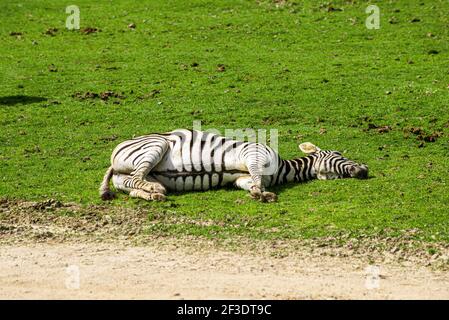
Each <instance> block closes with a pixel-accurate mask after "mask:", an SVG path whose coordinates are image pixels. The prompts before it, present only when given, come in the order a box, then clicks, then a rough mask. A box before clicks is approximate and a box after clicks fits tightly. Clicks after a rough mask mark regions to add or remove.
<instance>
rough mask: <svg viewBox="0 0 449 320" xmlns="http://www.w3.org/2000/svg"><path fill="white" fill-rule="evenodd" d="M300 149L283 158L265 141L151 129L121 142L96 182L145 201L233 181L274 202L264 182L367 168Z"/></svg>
mask: <svg viewBox="0 0 449 320" xmlns="http://www.w3.org/2000/svg"><path fill="white" fill-rule="evenodd" d="M299 149H300V150H301V151H302V152H304V153H306V154H307V156H305V157H302V158H297V159H292V160H282V159H281V158H280V157H279V155H278V154H277V152H276V151H274V150H273V149H272V148H270V147H268V146H265V145H263V144H259V143H255V142H241V141H236V140H232V139H229V138H226V137H222V136H220V135H217V134H214V133H209V132H203V131H196V130H185V129H180V130H175V131H172V132H168V133H155V134H149V135H145V136H141V137H137V138H134V139H131V140H127V141H124V142H122V143H120V144H119V145H118V146H117V147H116V148H115V149H114V151H113V153H112V157H111V163H112V164H111V166H110V167H109V169H108V170H107V172H106V174H105V176H104V178H103V182H102V184H101V187H100V195H101V198H102V199H103V200H110V199H112V198H114V193H113V192H111V190H110V189H109V182H110V180H111V178H112V181H113V184H114V186H115V188H116V189H117V190H120V191H124V192H127V193H129V195H130V196H131V197H135V198H142V199H145V200H159V201H161V200H165V194H166V189H168V190H172V191H192V190H209V189H212V188H218V187H221V186H224V185H226V184H230V183H233V184H234V185H235V186H236V187H238V188H241V189H244V190H247V191H249V192H250V195H251V197H252V198H254V199H258V200H260V201H262V202H272V201H276V199H277V196H276V194H274V193H272V192H268V191H265V188H266V187H269V186H273V185H277V184H282V183H286V182H291V181H297V182H301V181H307V180H311V179H316V178H318V179H320V180H327V179H338V178H359V179H364V178H367V177H368V167H367V166H366V165H363V164H357V163H356V162H354V161H351V160H348V159H346V158H345V157H343V156H342V155H341V153H339V152H337V151H329V150H321V149H320V148H318V147H316V146H315V145H313V144H311V143H310V142H306V143H302V144H300V145H299Z"/></svg>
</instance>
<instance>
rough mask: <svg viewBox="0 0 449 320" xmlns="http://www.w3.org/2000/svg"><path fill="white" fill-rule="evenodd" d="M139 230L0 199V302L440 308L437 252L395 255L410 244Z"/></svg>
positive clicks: (128, 212)
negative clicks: (398, 302)
mask: <svg viewBox="0 0 449 320" xmlns="http://www.w3.org/2000/svg"><path fill="white" fill-rule="evenodd" d="M146 223H148V218H147V213H146V212H145V210H139V209H126V208H118V207H117V208H111V207H101V206H89V207H81V206H79V205H77V204H64V203H60V202H58V201H55V200H48V201H43V202H23V201H12V200H2V201H1V202H0V268H1V270H2V273H1V275H0V288H1V290H0V298H2V299H19V298H25V299H28V298H43V299H81V298H91V299H122V298H124V299H137V298H144V299H206V298H210V299H449V273H448V272H446V271H445V265H447V260H446V258H445V257H446V254H447V251H445V250H447V247H445V246H444V245H443V244H441V245H440V247H439V248H438V252H439V254H438V256H435V254H433V255H430V254H429V253H428V252H427V250H426V248H425V246H424V247H423V246H415V245H412V246H409V250H408V251H407V249H403V248H406V247H407V246H405V247H404V243H405V244H407V243H408V244H410V243H413V242H410V241H411V240H410V239H402V240H394V239H390V240H388V239H387V240H385V239H384V240H382V239H372V242H369V241H368V242H367V244H366V245H364V246H362V245H360V244H356V245H354V246H352V247H347V246H342V245H341V241H340V245H338V244H337V242H335V241H330V240H326V239H321V240H320V241H318V240H315V241H312V240H311V241H308V242H306V241H249V240H245V239H237V240H236V239H234V241H231V242H229V243H223V242H217V241H214V240H207V239H199V238H194V237H182V238H179V239H174V238H167V237H160V236H159V237H157V236H154V235H148V234H146V233H145V230H144V227H145V224H146ZM173 223H176V221H173ZM237 242H238V243H237ZM389 242H392V244H391V245H386V244H385V243H389ZM432 246H433V247H435V244H432ZM395 248H396V249H395ZM398 248H399V249H398ZM413 253H414V254H413ZM74 270H75V271H76V272H78V273H79V277H77V279H79V286H76V285H75V286H73V279H74V278H73V277H74V276H76V274H75V275H74V274H73V272H74ZM76 272H75V273H76Z"/></svg>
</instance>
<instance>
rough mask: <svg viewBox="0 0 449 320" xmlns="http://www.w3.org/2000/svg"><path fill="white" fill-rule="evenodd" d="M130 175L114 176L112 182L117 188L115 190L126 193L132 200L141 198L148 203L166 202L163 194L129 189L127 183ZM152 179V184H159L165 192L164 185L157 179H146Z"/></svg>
mask: <svg viewBox="0 0 449 320" xmlns="http://www.w3.org/2000/svg"><path fill="white" fill-rule="evenodd" d="M129 178H130V177H129V175H127V174H114V176H113V177H112V182H113V184H114V186H115V188H116V189H117V190H120V191H123V192H126V193H128V194H129V196H130V197H132V198H141V199H145V200H147V201H153V200H154V201H164V200H165V195H164V194H163V193H162V192H147V191H145V190H141V189H133V188H129V187H127V186H126V185H125V181H127V180H128V179H129ZM146 179H147V180H148V179H151V181H154V182H151V183H155V184H159V185H160V188H163V189H164V192H165V188H164V186H163V185H162V184H160V183H159V182H158V181H157V180H156V179H154V178H151V177H147V178H146Z"/></svg>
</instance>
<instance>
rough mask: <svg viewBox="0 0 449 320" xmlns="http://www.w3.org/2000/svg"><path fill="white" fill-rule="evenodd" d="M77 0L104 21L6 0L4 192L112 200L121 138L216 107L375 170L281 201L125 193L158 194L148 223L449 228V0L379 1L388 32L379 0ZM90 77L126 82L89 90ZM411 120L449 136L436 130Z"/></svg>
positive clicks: (293, 147) (427, 232) (211, 123)
mask: <svg viewBox="0 0 449 320" xmlns="http://www.w3.org/2000/svg"><path fill="white" fill-rule="evenodd" d="M75 4H76V5H78V6H79V7H80V11H81V29H83V28H86V27H95V28H99V29H101V32H97V33H91V34H83V33H82V32H79V31H69V30H66V29H65V27H64V25H65V19H66V17H67V14H65V4H64V3H62V2H59V1H40V0H39V1H37V0H27V1H21V2H20V4H18V3H14V2H12V1H11V2H6V1H2V2H1V3H0V21H1V22H0V41H1V42H0V57H1V59H0V77H1V78H0V80H1V86H0V99H1V100H0V101H1V102H0V123H1V132H0V161H1V166H2V172H1V174H0V196H1V197H9V198H19V199H27V200H40V199H45V198H50V197H51V198H56V199H59V200H62V201H75V202H79V203H82V204H99V203H100V202H101V201H100V200H99V199H98V194H97V189H98V186H99V183H100V181H101V179H102V177H103V174H104V171H105V169H106V168H107V167H108V165H109V157H110V153H111V151H112V150H113V148H114V147H115V145H116V144H117V143H119V142H120V141H122V140H125V139H128V138H130V137H132V136H133V135H141V134H145V133H150V132H158V131H169V130H172V129H175V128H180V127H185V128H191V127H192V122H193V121H194V120H201V121H202V123H203V128H217V129H219V130H224V129H225V128H234V129H236V128H256V129H257V128H264V129H271V128H275V129H278V130H279V145H280V146H279V152H280V154H281V155H282V156H283V157H284V158H292V157H297V156H300V155H301V154H300V152H299V150H298V147H297V145H298V143H300V142H304V141H311V142H313V143H315V144H316V145H318V146H319V147H321V148H325V149H334V150H340V151H345V154H346V155H347V156H348V157H349V158H351V159H354V160H357V161H360V162H364V163H367V164H368V165H369V167H370V170H371V176H372V179H369V180H364V181H360V180H339V181H313V182H310V183H307V184H300V185H289V186H285V187H279V188H277V189H275V191H277V192H278V193H279V195H280V197H279V202H278V203H275V204H262V203H258V202H253V201H251V200H250V199H249V198H247V195H246V192H244V191H240V190H232V189H229V190H218V191H210V192H201V193H188V194H179V195H170V196H169V199H170V201H169V202H166V203H145V202H144V201H139V200H135V199H128V198H127V197H126V196H122V197H119V199H117V200H115V201H114V202H113V203H112V204H110V205H113V206H144V207H146V208H148V210H149V219H150V220H152V221H153V222H158V223H152V224H149V226H148V228H149V232H161V233H164V234H174V235H180V234H195V235H206V236H210V237H223V238H226V237H232V236H237V235H239V236H245V237H250V238H255V239H259V238H280V239H288V238H312V237H323V236H329V235H338V234H342V233H346V234H347V233H349V234H351V235H353V236H362V235H384V236H400V235H401V234H403V233H404V231H407V230H410V229H417V230H418V232H417V233H416V237H417V238H420V239H423V240H426V241H443V242H448V241H449V210H448V209H449V207H448V203H449V195H448V186H447V183H448V160H449V158H448V156H449V143H448V135H449V128H448V127H449V116H448V110H449V88H448V85H449V51H448V49H449V42H448V40H449V37H448V36H449V16H448V12H449V3H448V2H447V1H443V0H441V1H431V2H430V1H427V2H424V1H405V0H404V1H376V2H375V4H376V5H378V6H379V8H380V12H381V28H380V29H379V30H368V29H367V28H366V27H365V19H366V17H367V16H368V15H367V14H366V13H365V8H366V7H367V6H368V4H369V3H368V2H363V1H334V2H332V6H333V7H334V8H337V9H342V10H341V11H329V10H327V8H328V7H329V6H328V5H322V4H324V2H323V3H320V1H307V2H302V1H297V3H294V2H293V1H287V3H286V4H284V5H282V4H283V3H282V2H281V5H280V6H276V5H275V3H274V2H272V1H249V0H248V1H243V0H241V1H236V0H232V1H230V0H223V1H125V0H123V1H114V2H111V1H85V0H78V1H75ZM415 18H417V19H419V21H416V20H417V19H415ZM413 19H415V22H412V20H413ZM390 22H393V23H390ZM130 23H135V24H136V28H135V29H130V28H128V27H127V26H128V25H129V24H130ZM49 28H57V29H58V31H57V32H56V33H55V35H54V36H51V35H47V34H45V32H46V31H47V30H48V29H49ZM11 32H21V33H22V35H21V36H14V35H10V34H11ZM429 33H431V35H429ZM219 64H224V65H225V71H224V72H219V71H218V70H217V65H219ZM156 90H158V91H156ZM88 91H89V92H94V93H101V92H104V91H114V92H117V93H119V94H120V95H122V96H124V98H122V99H120V98H113V99H109V100H108V101H106V102H105V101H102V100H101V99H85V100H82V99H79V98H76V97H73V95H74V94H76V93H81V94H83V93H85V92H88ZM151 92H153V94H150V93H151ZM155 92H156V93H155ZM157 92H159V93H157ZM20 96H26V97H28V98H26V99H25V98H21V97H20ZM8 97H9V98H8ZM30 97H34V98H30ZM39 98H43V99H45V100H42V99H39ZM39 100H42V101H39ZM114 101H115V102H117V103H114ZM369 123H371V124H374V125H378V126H385V125H388V126H391V131H389V132H386V133H379V132H378V130H377V129H370V130H368V129H367V128H368V125H369ZM322 128H324V129H325V130H326V131H325V133H323V134H320V129H322ZM411 128H422V129H423V130H424V131H425V132H426V134H427V135H430V134H432V133H435V132H437V133H439V135H440V137H439V138H438V139H437V141H436V142H422V141H419V140H418V139H417V138H418V136H417V135H415V134H413V133H410V129H411ZM419 146H420V147H419ZM236 199H244V203H241V204H238V203H235V200H236Z"/></svg>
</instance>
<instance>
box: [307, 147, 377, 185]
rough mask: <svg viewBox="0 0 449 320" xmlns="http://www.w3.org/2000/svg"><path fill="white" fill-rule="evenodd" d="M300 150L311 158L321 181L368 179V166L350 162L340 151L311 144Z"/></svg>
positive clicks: (314, 169)
mask: <svg viewBox="0 0 449 320" xmlns="http://www.w3.org/2000/svg"><path fill="white" fill-rule="evenodd" d="M299 149H300V150H301V151H302V152H304V153H306V154H307V155H308V157H309V158H311V160H312V166H313V171H314V172H315V174H316V177H317V178H318V179H319V180H331V179H341V178H357V179H367V178H368V166H367V165H365V164H358V163H356V162H354V161H352V160H349V159H347V158H345V157H343V156H342V154H341V153H340V152H338V151H332V150H321V149H320V148H318V147H317V146H315V145H314V144H312V143H310V142H305V143H302V144H300V145H299Z"/></svg>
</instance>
